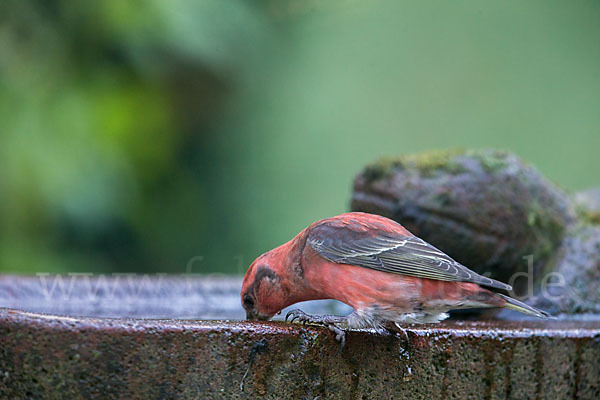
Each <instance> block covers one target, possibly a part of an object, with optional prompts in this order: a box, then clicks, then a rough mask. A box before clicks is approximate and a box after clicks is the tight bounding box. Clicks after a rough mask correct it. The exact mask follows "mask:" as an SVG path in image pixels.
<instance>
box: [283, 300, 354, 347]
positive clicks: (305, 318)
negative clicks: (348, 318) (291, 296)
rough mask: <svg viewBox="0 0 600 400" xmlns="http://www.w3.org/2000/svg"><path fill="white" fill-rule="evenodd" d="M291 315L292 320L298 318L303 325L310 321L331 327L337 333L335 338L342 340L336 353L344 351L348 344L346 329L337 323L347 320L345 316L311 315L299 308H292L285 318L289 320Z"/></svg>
mask: <svg viewBox="0 0 600 400" xmlns="http://www.w3.org/2000/svg"><path fill="white" fill-rule="evenodd" d="M290 317H291V319H290V322H294V321H295V320H298V322H301V323H302V324H303V325H306V323H307V322H308V323H312V324H317V325H323V326H326V327H327V328H329V330H330V331H332V332H333V333H335V340H337V341H338V342H340V348H339V350H338V351H337V353H336V355H337V354H339V353H341V352H342V349H343V348H344V346H345V345H346V331H344V330H343V329H342V328H340V327H338V326H337V325H336V324H335V323H336V322H338V323H339V322H343V321H344V320H345V317H336V316H333V315H309V314H307V313H305V312H304V311H302V310H299V309H295V310H291V311H290V312H288V313H287V314H286V316H285V320H286V321H287V320H288V318H290Z"/></svg>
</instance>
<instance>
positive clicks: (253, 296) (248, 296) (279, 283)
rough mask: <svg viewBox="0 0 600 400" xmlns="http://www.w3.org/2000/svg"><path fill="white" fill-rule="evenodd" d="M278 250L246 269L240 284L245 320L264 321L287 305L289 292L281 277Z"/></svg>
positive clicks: (261, 257)
mask: <svg viewBox="0 0 600 400" xmlns="http://www.w3.org/2000/svg"><path fill="white" fill-rule="evenodd" d="M280 255H281V252H280V251H279V248H277V249H273V250H271V251H269V252H268V253H265V254H263V255H261V256H260V257H258V258H257V259H256V260H254V262H253V263H252V264H251V265H250V267H249V268H248V271H247V272H246V276H245V277H244V283H243V284H242V292H241V297H242V306H243V307H244V309H245V310H246V319H259V320H263V321H266V320H268V319H269V318H271V317H272V316H273V315H275V314H277V313H278V312H279V311H281V310H282V309H283V308H285V307H286V306H287V305H289V304H288V298H289V290H288V289H287V285H285V282H284V280H285V277H284V276H282V272H281V271H282V266H281V264H282V262H283V260H282V259H281V257H280Z"/></svg>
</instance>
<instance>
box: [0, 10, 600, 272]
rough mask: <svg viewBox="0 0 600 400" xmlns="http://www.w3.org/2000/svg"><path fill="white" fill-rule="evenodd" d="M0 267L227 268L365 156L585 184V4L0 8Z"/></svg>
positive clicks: (597, 70) (328, 208)
mask: <svg viewBox="0 0 600 400" xmlns="http://www.w3.org/2000/svg"><path fill="white" fill-rule="evenodd" d="M0 122H1V128H0V271H1V272H4V273H35V272H67V271H72V272H75V271H77V272H84V271H85V272H118V271H126V272H141V271H146V272H168V273H183V272H185V269H186V264H187V263H188V261H189V260H190V259H191V258H192V257H195V256H202V257H204V259H203V261H201V262H200V261H198V262H196V263H195V264H194V269H193V271H194V272H225V273H243V272H244V271H245V269H246V267H247V265H248V264H249V263H250V262H251V261H252V260H253V259H254V258H255V257H256V256H257V255H259V254H260V253H262V252H264V251H267V250H269V249H271V248H272V247H274V246H276V245H279V244H281V243H283V242H285V241H287V240H288V239H290V238H291V237H292V236H294V235H295V234H296V233H297V232H298V231H300V230H301V229H302V228H304V227H305V226H306V225H308V224H309V223H311V222H312V221H314V220H316V219H319V218H323V217H328V216H332V215H334V214H338V213H342V212H344V211H347V210H348V201H349V194H350V190H351V182H352V179H353V177H354V175H355V174H356V173H357V172H358V171H359V170H360V169H361V167H362V166H363V165H364V164H365V163H368V162H371V161H373V160H375V159H376V158H378V157H380V156H383V155H397V154H405V153H410V152H417V151H423V150H429V149H440V148H451V147H471V148H481V147H495V148H500V149H505V150H510V151H514V152H516V153H517V154H519V155H520V156H521V157H523V158H524V159H526V160H528V161H530V162H532V163H533V164H535V165H536V166H537V167H538V168H540V169H541V170H542V171H543V172H544V173H545V174H546V175H547V176H548V177H550V178H551V179H552V180H554V181H555V182H557V183H559V184H560V185H561V186H563V187H565V188H566V189H569V190H572V191H573V190H578V189H584V188H587V187H590V186H595V185H598V184H600V179H599V174H598V171H599V170H600V158H599V157H598V151H599V150H600V2H598V1H592V0H587V1H571V2H565V1H547V0H543V1H542V0H540V1H526V2H524V1H508V2H497V1H453V2H449V1H430V2H407V1H381V0H376V1H368V2H366V1H358V0H357V1H335V2H334V1H330V2H328V1H315V0H313V1H311V0H303V1H300V0H273V1H255V2H250V1H247V2H243V1H233V0H227V1H223V0H201V1H200V0H196V1H192V0H171V1H164V0H146V1H130V2H127V1H122V0H103V1H98V2H77V1H72V0H69V1H66V0H65V1H59V0H57V1H50V0H39V1H23V0H3V1H2V2H0Z"/></svg>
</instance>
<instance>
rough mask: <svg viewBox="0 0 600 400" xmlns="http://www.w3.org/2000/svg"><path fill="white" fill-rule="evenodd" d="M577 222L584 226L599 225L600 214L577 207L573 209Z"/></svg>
mask: <svg viewBox="0 0 600 400" xmlns="http://www.w3.org/2000/svg"><path fill="white" fill-rule="evenodd" d="M575 211H576V213H577V218H578V220H579V221H580V222H581V223H583V224H585V225H599V224H600V212H598V211H594V210H590V209H587V208H585V207H582V206H577V207H576V209H575Z"/></svg>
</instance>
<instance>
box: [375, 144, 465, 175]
mask: <svg viewBox="0 0 600 400" xmlns="http://www.w3.org/2000/svg"><path fill="white" fill-rule="evenodd" d="M463 153H464V150H461V149H452V150H435V151H428V152H425V153H418V154H408V155H403V156H399V157H395V158H392V157H383V158H381V159H379V160H378V161H376V162H374V163H373V164H370V165H368V166H367V167H365V169H364V171H363V176H364V177H365V179H366V180H367V181H375V180H378V179H383V178H386V177H388V176H390V175H391V174H392V172H393V171H394V170H396V169H399V170H403V169H413V170H416V171H418V173H419V174H421V175H423V176H431V175H432V174H433V173H434V172H436V171H444V172H448V173H451V174H459V173H461V172H465V168H464V167H463V166H462V165H461V164H460V163H459V162H458V161H457V160H456V157H457V156H459V155H461V154H463Z"/></svg>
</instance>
